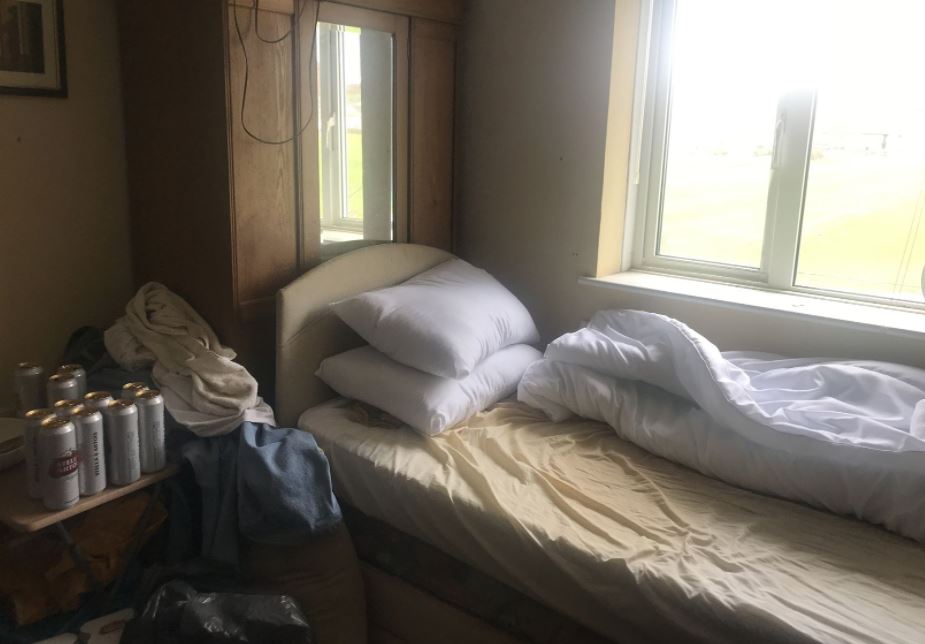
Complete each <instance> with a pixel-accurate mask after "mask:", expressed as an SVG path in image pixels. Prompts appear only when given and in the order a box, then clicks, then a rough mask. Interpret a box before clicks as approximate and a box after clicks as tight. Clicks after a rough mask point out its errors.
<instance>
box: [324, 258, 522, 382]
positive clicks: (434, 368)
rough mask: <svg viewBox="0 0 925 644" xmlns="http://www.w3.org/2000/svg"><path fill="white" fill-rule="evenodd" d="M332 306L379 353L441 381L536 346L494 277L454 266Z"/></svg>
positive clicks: (457, 261) (516, 306) (465, 264)
mask: <svg viewBox="0 0 925 644" xmlns="http://www.w3.org/2000/svg"><path fill="white" fill-rule="evenodd" d="M332 306H333V309H334V312H335V313H336V314H337V315H338V316H339V317H340V318H341V319H342V320H343V321H344V322H345V323H346V324H347V325H348V326H350V327H351V328H352V329H353V330H354V331H356V332H357V333H358V334H359V335H360V336H362V337H363V339H365V340H366V341H367V342H369V344H371V345H372V346H373V347H374V348H376V349H378V350H379V351H380V352H382V353H384V354H385V355H387V356H388V357H390V358H392V359H393V360H395V361H397V362H400V363H402V364H405V365H408V366H409V367H414V368H415V369H418V370H420V371H424V372H426V373H429V374H433V375H435V376H440V377H443V378H465V377H466V376H468V375H469V374H471V373H472V372H473V371H474V370H475V369H476V367H477V366H478V365H479V364H480V363H481V362H482V361H483V360H485V359H487V358H488V357H489V356H491V355H492V354H494V353H495V352H496V351H499V350H501V349H504V348H505V347H508V346H511V345H515V344H533V343H536V342H538V341H539V333H538V332H537V329H536V325H535V324H534V322H533V318H532V317H530V313H529V312H528V311H527V309H526V308H525V307H524V305H523V304H521V302H520V301H519V300H518V299H517V298H516V297H514V295H512V294H511V292H510V291H508V290H507V289H506V288H504V286H502V285H501V284H500V283H499V282H498V281H497V280H496V279H495V278H494V277H492V276H491V275H489V274H488V273H487V272H485V271H483V270H482V269H479V268H476V267H474V266H472V265H471V264H469V263H468V262H465V261H463V260H461V259H453V260H450V261H448V262H444V263H443V264H440V265H438V266H435V267H434V268H432V269H430V270H427V271H424V272H423V273H420V274H418V275H416V276H415V277H413V278H411V279H410V280H408V281H406V282H404V283H402V284H399V285H398V286H393V287H390V288H385V289H381V290H378V291H370V292H367V293H362V294H360V295H357V296H354V297H351V298H348V299H346V300H342V301H340V302H335V303H334V304H333V305H332Z"/></svg>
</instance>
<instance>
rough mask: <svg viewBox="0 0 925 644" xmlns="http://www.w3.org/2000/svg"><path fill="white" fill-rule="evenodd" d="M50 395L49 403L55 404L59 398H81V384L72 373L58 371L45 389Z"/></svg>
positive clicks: (50, 404)
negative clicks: (79, 392)
mask: <svg viewBox="0 0 925 644" xmlns="http://www.w3.org/2000/svg"><path fill="white" fill-rule="evenodd" d="M45 391H46V393H47V395H48V405H49V406H53V405H54V404H55V403H56V402H58V401H59V400H74V399H76V398H79V396H78V395H77V392H78V391H79V385H78V383H77V378H75V377H74V374H72V373H56V374H52V376H51V377H50V378H49V379H48V385H47V386H46V389H45Z"/></svg>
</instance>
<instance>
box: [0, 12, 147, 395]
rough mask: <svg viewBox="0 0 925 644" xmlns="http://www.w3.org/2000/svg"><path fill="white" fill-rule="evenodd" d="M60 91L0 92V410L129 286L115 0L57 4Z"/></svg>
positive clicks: (119, 303) (114, 310)
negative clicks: (30, 374) (26, 368)
mask: <svg viewBox="0 0 925 644" xmlns="http://www.w3.org/2000/svg"><path fill="white" fill-rule="evenodd" d="M65 36H66V39H67V43H66V47H67V50H66V51H67V72H68V88H69V96H68V98H66V99H51V98H37V97H20V96H5V95H0V409H3V408H6V407H8V406H9V405H11V404H12V392H11V390H10V375H9V374H10V373H11V370H12V368H13V366H14V365H15V364H16V362H19V361H21V360H35V361H40V362H42V363H43V364H45V365H46V367H51V366H53V365H54V364H55V363H56V362H57V360H58V358H59V355H60V353H61V351H62V349H63V348H64V344H65V342H66V341H67V338H68V336H69V334H70V332H71V331H73V330H74V329H75V328H77V327H79V326H81V325H97V326H106V325H108V324H109V323H110V322H111V320H112V319H113V318H114V317H115V316H116V315H118V314H119V312H120V311H121V310H122V308H123V307H124V305H125V302H126V300H127V299H128V297H129V296H130V295H131V285H132V282H131V268H130V260H129V248H128V243H129V242H128V199H127V189H126V179H125V158H124V137H123V128H122V99H121V89H120V84H119V53H118V47H117V40H116V17H115V1H114V0H92V1H89V2H87V1H83V2H66V3H65Z"/></svg>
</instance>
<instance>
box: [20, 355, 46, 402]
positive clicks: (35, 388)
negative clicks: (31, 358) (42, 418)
mask: <svg viewBox="0 0 925 644" xmlns="http://www.w3.org/2000/svg"><path fill="white" fill-rule="evenodd" d="M13 388H14V389H15V390H16V402H17V403H18V404H19V413H20V414H25V413H26V412H27V411H29V410H30V409H39V408H41V407H44V406H45V369H43V368H42V365H38V364H35V363H34V362H20V363H19V364H18V365H16V369H15V370H14V371H13Z"/></svg>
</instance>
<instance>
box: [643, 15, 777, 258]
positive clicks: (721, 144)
mask: <svg viewBox="0 0 925 644" xmlns="http://www.w3.org/2000/svg"><path fill="white" fill-rule="evenodd" d="M780 4H781V3H778V2H755V1H752V2H741V1H740V0H698V1H697V2H679V3H678V7H677V13H676V16H675V22H674V31H673V33H672V36H673V37H672V43H671V50H672V52H671V53H672V59H671V66H672V67H671V69H672V72H671V90H670V117H669V124H668V137H669V140H668V145H667V154H666V168H665V183H664V188H663V193H662V213H661V227H660V229H661V233H660V236H659V245H658V253H659V254H661V255H669V256H674V257H683V258H687V259H696V260H702V261H708V262H718V263H722V264H735V265H740V266H747V267H752V268H757V267H759V266H760V264H761V252H762V240H763V235H764V228H765V212H766V211H767V203H768V182H769V180H770V170H771V152H772V149H773V146H774V130H775V122H776V114H777V104H778V99H779V97H780V95H781V94H782V92H783V91H784V90H785V89H786V84H787V82H788V81H790V80H791V79H790V78H789V77H788V75H787V73H786V72H787V69H788V68H789V65H788V61H787V60H786V59H785V58H781V57H778V56H775V55H773V52H774V51H775V50H777V49H779V48H780V47H779V45H780V42H779V39H778V36H777V35H776V34H775V32H774V29H773V26H774V23H775V22H780V21H781V6H780Z"/></svg>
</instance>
